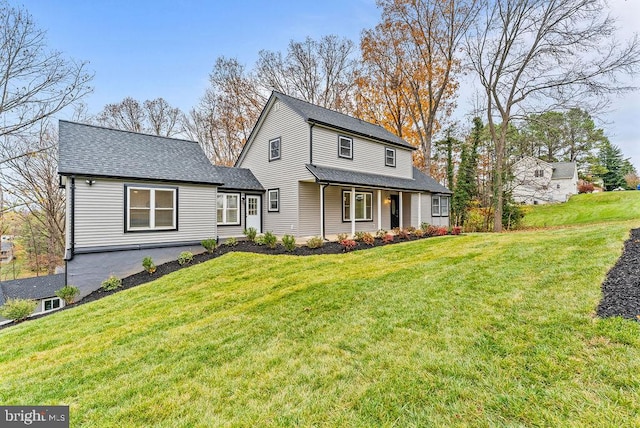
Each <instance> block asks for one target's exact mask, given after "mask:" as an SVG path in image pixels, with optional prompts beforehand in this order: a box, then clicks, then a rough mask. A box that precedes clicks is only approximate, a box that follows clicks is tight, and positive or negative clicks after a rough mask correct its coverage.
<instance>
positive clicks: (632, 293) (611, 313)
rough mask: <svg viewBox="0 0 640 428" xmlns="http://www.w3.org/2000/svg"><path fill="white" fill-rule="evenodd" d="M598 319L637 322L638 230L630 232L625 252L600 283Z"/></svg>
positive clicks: (639, 296) (639, 283)
mask: <svg viewBox="0 0 640 428" xmlns="http://www.w3.org/2000/svg"><path fill="white" fill-rule="evenodd" d="M597 312H598V316H600V317H603V318H606V317H616V316H620V317H623V318H627V319H633V320H636V321H640V319H639V318H638V317H639V316H640V229H632V230H631V237H630V238H629V239H628V240H627V241H626V242H625V243H624V251H623V252H622V255H621V256H620V258H619V259H618V261H617V262H616V264H615V266H614V267H612V268H611V270H610V271H609V273H607V277H606V278H605V280H604V282H603V283H602V300H601V301H600V304H599V305H598V311H597Z"/></svg>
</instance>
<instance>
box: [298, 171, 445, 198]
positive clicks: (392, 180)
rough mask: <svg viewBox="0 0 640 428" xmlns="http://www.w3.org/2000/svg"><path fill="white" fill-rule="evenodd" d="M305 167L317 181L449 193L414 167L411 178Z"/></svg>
mask: <svg viewBox="0 0 640 428" xmlns="http://www.w3.org/2000/svg"><path fill="white" fill-rule="evenodd" d="M306 167H307V169H308V170H309V172H311V174H313V176H314V177H315V178H316V181H317V182H319V183H328V184H344V185H353V186H369V187H379V188H383V189H393V190H408V191H424V192H431V193H447V194H450V193H451V191H450V190H449V189H447V188H446V187H444V186H443V185H441V184H440V183H438V182H437V181H436V180H434V179H433V178H431V177H429V176H428V175H425V174H424V173H422V172H421V171H420V170H419V169H417V168H415V167H414V168H413V179H410V178H401V177H392V176H389V175H381V174H369V173H365V172H356V171H351V170H346V169H339V168H329V167H325V166H318V165H311V164H307V165H306Z"/></svg>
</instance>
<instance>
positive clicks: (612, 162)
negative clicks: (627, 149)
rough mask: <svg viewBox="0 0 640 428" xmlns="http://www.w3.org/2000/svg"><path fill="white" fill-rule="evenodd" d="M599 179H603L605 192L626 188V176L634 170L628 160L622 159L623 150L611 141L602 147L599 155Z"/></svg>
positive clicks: (605, 142)
mask: <svg viewBox="0 0 640 428" xmlns="http://www.w3.org/2000/svg"><path fill="white" fill-rule="evenodd" d="M598 162H599V166H600V167H601V168H599V172H600V174H599V177H600V178H601V179H602V182H603V185H604V188H605V190H613V189H616V188H618V187H625V186H626V181H625V179H624V176H625V175H626V174H627V173H629V168H630V167H631V168H633V166H632V165H631V163H630V162H629V161H628V159H624V158H623V157H622V150H620V148H619V147H618V146H616V145H615V144H611V142H610V141H609V140H606V141H604V142H603V143H602V144H601V145H600V152H599V154H598Z"/></svg>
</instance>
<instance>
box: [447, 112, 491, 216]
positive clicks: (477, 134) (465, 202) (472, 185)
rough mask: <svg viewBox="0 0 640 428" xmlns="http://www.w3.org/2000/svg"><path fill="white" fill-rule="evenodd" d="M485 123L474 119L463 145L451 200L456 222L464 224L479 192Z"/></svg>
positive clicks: (477, 118)
mask: <svg viewBox="0 0 640 428" xmlns="http://www.w3.org/2000/svg"><path fill="white" fill-rule="evenodd" d="M483 129H484V125H483V124H482V120H481V119H480V118H479V117H475V118H474V119H473V129H472V131H471V135H470V138H469V141H467V143H466V144H463V145H462V153H461V154H460V167H459V169H458V180H457V182H456V186H455V191H454V193H453V198H452V201H451V210H452V215H453V218H454V221H455V224H456V225H458V226H464V223H465V222H466V220H467V219H468V216H469V207H470V205H471V201H472V200H473V198H474V197H475V196H476V195H477V193H478V184H477V182H476V174H477V169H478V147H479V146H480V143H481V142H482V132H483Z"/></svg>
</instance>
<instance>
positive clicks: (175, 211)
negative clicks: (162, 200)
mask: <svg viewBox="0 0 640 428" xmlns="http://www.w3.org/2000/svg"><path fill="white" fill-rule="evenodd" d="M132 190H148V191H149V198H150V199H149V227H132V226H131V191H132ZM156 190H160V191H163V192H172V193H173V208H172V211H173V218H172V223H173V224H172V225H171V226H162V227H156V225H155V223H156V216H155V212H156V206H155V205H156ZM126 197H127V212H126V216H127V221H126V232H140V231H156V230H157V231H163V230H165V231H166V230H178V221H177V220H178V189H177V188H176V187H149V186H129V185H127V186H126ZM160 210H166V208H160Z"/></svg>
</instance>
